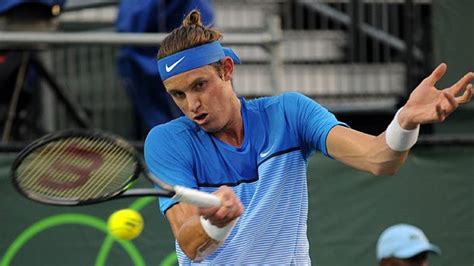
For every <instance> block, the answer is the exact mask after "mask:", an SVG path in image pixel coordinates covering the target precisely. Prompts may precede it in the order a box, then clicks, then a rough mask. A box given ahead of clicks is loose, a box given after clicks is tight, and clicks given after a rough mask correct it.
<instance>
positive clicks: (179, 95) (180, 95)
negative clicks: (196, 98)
mask: <svg viewBox="0 0 474 266" xmlns="http://www.w3.org/2000/svg"><path fill="white" fill-rule="evenodd" d="M170 94H171V97H173V98H176V99H183V98H184V97H185V96H186V94H184V93H182V92H180V91H173V92H170Z"/></svg>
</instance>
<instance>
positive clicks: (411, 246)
mask: <svg viewBox="0 0 474 266" xmlns="http://www.w3.org/2000/svg"><path fill="white" fill-rule="evenodd" d="M426 251H427V252H431V253H434V254H437V255H440V254H441V250H440V248H439V247H437V246H435V245H433V244H431V243H430V242H429V241H428V238H427V237H426V235H425V234H424V233H423V231H421V230H420V229H419V228H417V227H415V226H413V225H409V224H396V225H392V226H390V227H389V228H387V229H385V230H384V231H383V232H382V234H381V235H380V237H379V239H378V241H377V260H378V261H380V260H381V259H383V258H390V257H394V258H399V259H407V258H411V257H413V256H415V255H417V254H420V253H422V252H426Z"/></svg>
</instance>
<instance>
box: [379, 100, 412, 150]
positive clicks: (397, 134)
mask: <svg viewBox="0 0 474 266" xmlns="http://www.w3.org/2000/svg"><path fill="white" fill-rule="evenodd" d="M402 110H403V108H400V110H398V111H397V113H396V114H395V117H394V118H393V120H392V122H391V123H390V125H389V126H388V128H387V130H386V131H385V141H386V143H387V145H388V147H389V148H390V149H392V150H394V151H400V152H402V151H406V150H409V149H410V148H411V147H413V145H415V143H416V141H417V140H418V134H419V131H420V125H415V127H414V128H413V129H406V128H410V126H411V125H410V124H406V123H405V124H406V125H405V126H406V128H405V127H403V126H402V125H400V122H399V121H400V120H403V119H399V115H400V113H401V112H402Z"/></svg>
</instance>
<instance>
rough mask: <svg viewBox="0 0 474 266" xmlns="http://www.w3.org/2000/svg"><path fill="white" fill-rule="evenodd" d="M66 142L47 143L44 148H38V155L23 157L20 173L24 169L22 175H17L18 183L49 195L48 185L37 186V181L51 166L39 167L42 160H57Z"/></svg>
mask: <svg viewBox="0 0 474 266" xmlns="http://www.w3.org/2000/svg"><path fill="white" fill-rule="evenodd" d="M66 144H67V143H66V142H61V143H58V145H49V146H47V147H45V148H44V149H41V150H39V154H38V155H35V154H32V155H31V156H28V157H27V158H25V160H24V163H23V164H22V166H23V167H22V168H20V169H19V172H20V173H21V172H22V171H24V172H23V173H22V175H19V176H18V180H19V185H20V186H21V187H24V188H30V189H32V190H37V191H38V192H40V193H42V194H45V195H50V194H51V191H50V190H49V189H48V187H42V186H39V185H38V182H39V179H40V177H42V176H45V175H46V172H47V171H48V169H51V168H50V167H41V165H42V162H43V161H48V160H50V161H51V162H55V161H57V160H58V158H60V157H61V156H62V150H63V149H64V146H65V145H66ZM36 153H38V152H36ZM29 166H32V167H29ZM38 166H40V167H38Z"/></svg>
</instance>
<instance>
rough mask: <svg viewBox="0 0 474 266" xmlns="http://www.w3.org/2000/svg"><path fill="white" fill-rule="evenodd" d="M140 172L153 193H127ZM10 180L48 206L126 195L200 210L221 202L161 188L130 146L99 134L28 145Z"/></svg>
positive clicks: (72, 133) (59, 136) (62, 135)
mask: <svg viewBox="0 0 474 266" xmlns="http://www.w3.org/2000/svg"><path fill="white" fill-rule="evenodd" d="M141 173H143V174H144V176H145V177H146V178H147V179H148V180H149V181H151V182H152V183H153V184H154V185H155V188H136V189H129V188H130V187H131V186H132V185H133V183H134V182H135V180H136V179H137V178H138V177H139V176H140V174H141ZM12 179H13V183H14V186H15V187H16V188H17V189H18V191H19V192H20V193H21V194H23V195H24V196H26V197H28V198H30V199H32V200H35V201H39V202H42V203H47V204H53V205H69V206H74V205H86V204H93V203H99V202H103V201H107V200H111V199H116V198H121V197H132V196H164V197H170V198H173V199H174V200H176V201H182V202H187V203H190V204H194V205H197V206H200V207H212V206H219V205H220V203H221V202H220V199H219V198H218V197H217V196H215V195H212V194H210V193H206V192H202V191H198V190H195V189H190V188H186V187H182V186H174V187H173V186H170V185H168V184H166V183H165V182H163V181H161V180H160V179H159V178H157V177H155V176H153V175H152V174H151V173H149V172H148V170H147V168H146V167H145V166H144V164H143V162H142V160H141V157H140V156H139V154H138V152H137V151H136V150H135V149H134V148H133V147H132V146H131V145H130V144H128V143H127V142H126V141H124V140H123V139H121V138H118V137H116V136H113V135H109V134H105V133H101V132H99V131H77V130H68V131H62V132H58V133H54V134H50V135H47V136H44V137H42V138H40V139H38V140H36V141H34V142H33V143H31V144H30V145H28V146H27V147H26V148H25V149H24V150H22V151H21V152H20V153H19V155H18V156H17V158H16V159H15V161H14V162H13V166H12Z"/></svg>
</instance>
